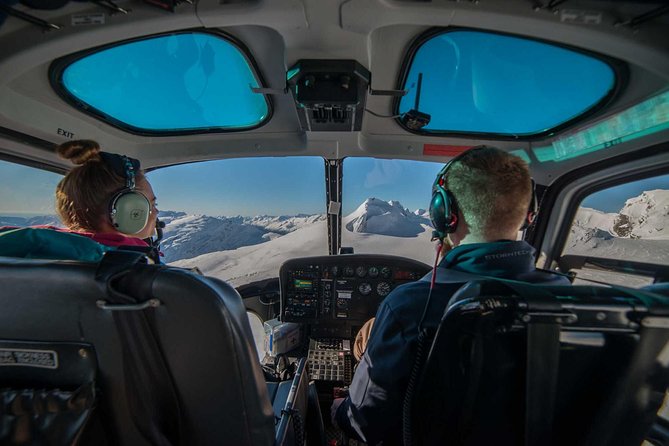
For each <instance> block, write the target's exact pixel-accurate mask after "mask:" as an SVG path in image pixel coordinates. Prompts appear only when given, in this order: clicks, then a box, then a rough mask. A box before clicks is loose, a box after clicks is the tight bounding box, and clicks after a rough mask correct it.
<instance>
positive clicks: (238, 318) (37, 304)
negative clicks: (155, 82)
mask: <svg viewBox="0 0 669 446" xmlns="http://www.w3.org/2000/svg"><path fill="white" fill-rule="evenodd" d="M119 269H120V270H122V269H123V267H119ZM127 269H128V272H127V274H125V273H124V274H121V276H122V277H121V279H120V280H117V281H116V283H115V284H114V287H115V288H116V289H118V290H120V292H123V293H125V294H128V295H130V296H133V293H135V294H137V291H138V290H141V291H140V294H142V295H140V296H135V297H136V298H137V300H138V301H140V302H144V301H147V300H149V299H151V298H155V299H157V300H158V301H159V302H160V304H159V305H158V306H157V307H150V308H147V309H145V310H142V311H140V312H138V314H141V313H143V315H144V317H145V318H146V320H147V321H148V323H149V324H150V325H151V326H152V330H153V332H154V333H155V338H156V340H157V343H158V345H159V349H160V350H161V355H162V357H163V358H164V361H165V363H166V364H167V373H168V375H169V376H170V377H171V380H172V382H173V386H174V389H175V391H176V395H177V399H178V412H177V413H178V414H179V417H178V424H179V426H178V428H177V427H175V431H177V432H180V434H179V435H180V438H179V439H177V441H174V442H172V443H173V444H175V443H180V444H189V445H197V444H235V445H270V444H272V443H273V441H274V417H273V411H272V406H271V404H270V402H269V399H268V396H267V389H266V386H265V382H264V379H263V375H262V372H261V370H260V366H259V364H258V361H257V353H256V351H255V347H254V345H253V342H252V339H253V337H252V335H251V330H250V327H249V325H248V319H247V316H246V312H245V310H244V307H243V304H242V302H241V299H240V298H239V295H238V294H237V293H236V291H235V290H234V289H233V288H231V287H230V286H229V285H227V284H225V283H224V282H222V281H219V280H216V279H211V278H205V277H201V276H198V275H195V274H192V273H190V272H187V271H184V270H179V269H174V268H167V267H164V266H158V265H134V266H132V267H128V268H127ZM147 278H148V279H149V280H150V282H148V283H147ZM0 283H1V284H2V286H1V287H0V308H2V311H0V340H11V341H28V342H46V343H51V342H76V343H85V344H87V345H90V346H91V349H92V351H94V354H95V359H96V360H97V365H98V370H97V377H96V380H95V382H96V385H97V389H98V390H99V392H98V408H97V411H98V415H99V416H100V419H101V420H102V421H103V423H104V424H105V429H104V430H105V432H106V434H108V435H110V436H111V438H110V442H111V443H112V444H121V445H142V444H149V442H148V441H147V439H146V436H145V435H143V434H142V432H141V430H140V428H138V423H140V420H138V419H137V415H136V413H133V410H134V409H133V398H134V399H135V400H134V401H135V404H136V402H137V401H140V402H144V401H147V398H144V396H143V395H135V394H132V390H131V389H132V386H129V385H128V382H127V370H126V369H127V367H128V358H127V356H128V354H127V351H126V352H124V349H125V347H124V345H123V343H122V342H121V337H120V335H119V331H118V328H117V323H116V321H115V316H114V315H115V313H116V314H118V312H117V311H112V310H109V309H106V310H105V309H102V308H100V306H99V305H100V304H99V301H105V300H108V298H109V293H108V289H107V283H106V278H105V277H103V276H101V275H100V271H99V270H98V265H96V264H87V263H77V262H68V261H38V260H17V259H7V258H0ZM138 284H141V285H138ZM61 366H63V367H65V366H67V363H66V361H65V358H63V361H62V362H61ZM150 367H151V364H149V368H150ZM2 369H3V367H0V387H5V386H9V385H12V383H11V382H9V381H4V382H3V375H2ZM149 372H151V370H149ZM149 376H150V373H149ZM4 378H7V377H6V376H5V377H4ZM14 384H15V383H14ZM135 388H137V386H135ZM139 392H142V388H141V386H139ZM149 403H150V401H149Z"/></svg>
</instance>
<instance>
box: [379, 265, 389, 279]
mask: <svg viewBox="0 0 669 446" xmlns="http://www.w3.org/2000/svg"><path fill="white" fill-rule="evenodd" d="M391 274H392V271H390V268H388V267H387V266H384V267H383V268H381V277H383V278H384V279H389V278H390V275H391Z"/></svg>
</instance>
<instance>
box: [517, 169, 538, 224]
mask: <svg viewBox="0 0 669 446" xmlns="http://www.w3.org/2000/svg"><path fill="white" fill-rule="evenodd" d="M538 213H539V200H538V199H537V184H536V183H535V182H534V179H532V195H531V197H530V205H529V206H528V207H527V215H526V216H525V221H524V222H523V226H522V227H521V228H520V229H521V230H523V231H524V230H525V229H527V228H529V227H530V226H531V225H532V223H534V220H536V218H537V214H538Z"/></svg>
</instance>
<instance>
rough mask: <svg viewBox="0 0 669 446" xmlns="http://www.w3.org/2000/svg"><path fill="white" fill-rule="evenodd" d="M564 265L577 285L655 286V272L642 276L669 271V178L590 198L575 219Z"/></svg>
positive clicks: (623, 186)
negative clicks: (581, 282) (655, 269)
mask: <svg viewBox="0 0 669 446" xmlns="http://www.w3.org/2000/svg"><path fill="white" fill-rule="evenodd" d="M570 256H571V258H570ZM584 258H587V259H584ZM574 259H576V261H574ZM562 261H563V264H567V265H571V268H570V269H571V270H572V271H573V272H575V273H576V277H577V279H578V278H586V279H595V280H602V281H605V282H607V283H612V284H617V285H625V286H643V285H647V284H649V283H652V281H653V277H651V275H652V272H651V274H650V275H649V274H648V273H647V272H646V273H643V272H642V270H643V269H646V270H649V269H650V270H652V265H665V266H666V265H669V175H662V176H656V177H652V178H646V179H643V180H639V181H634V182H629V183H625V184H621V185H618V186H615V187H610V188H608V189H604V190H600V191H598V192H595V193H593V194H591V195H589V196H588V197H586V198H585V199H584V200H583V201H582V202H581V204H580V206H579V208H578V211H577V212H576V216H575V217H574V221H573V223H572V226H571V229H570V231H569V237H568V239H567V242H566V243H565V246H564V249H563V252H562ZM623 262H626V264H625V263H623ZM635 264H636V267H635ZM641 264H646V265H651V266H650V268H642V267H640V265H641Z"/></svg>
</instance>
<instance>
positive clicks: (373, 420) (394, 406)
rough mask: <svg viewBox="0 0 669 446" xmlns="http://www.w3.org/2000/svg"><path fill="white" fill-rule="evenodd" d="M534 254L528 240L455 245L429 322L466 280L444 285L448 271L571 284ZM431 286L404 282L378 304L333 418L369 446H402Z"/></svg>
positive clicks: (436, 319)
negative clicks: (540, 266)
mask: <svg viewBox="0 0 669 446" xmlns="http://www.w3.org/2000/svg"><path fill="white" fill-rule="evenodd" d="M534 254H535V250H534V248H533V247H532V246H530V245H529V244H527V243H526V242H523V241H500V242H494V243H476V244H468V245H461V246H458V247H456V248H454V249H453V250H451V251H450V252H449V253H448V254H447V255H446V257H445V258H444V259H443V260H442V262H441V263H440V264H439V267H440V268H439V269H438V274H437V283H436V284H435V288H434V290H433V292H432V298H431V299H430V308H429V309H428V313H427V315H426V318H425V322H424V326H426V327H436V326H437V324H438V323H439V320H440V319H441V316H442V315H443V313H444V310H445V309H446V305H447V304H448V301H449V299H450V298H451V296H452V295H453V294H454V293H455V292H456V291H457V289H458V288H460V286H461V285H462V283H463V282H458V283H439V279H440V275H442V276H446V275H448V271H449V270H455V271H461V272H465V273H470V274H477V275H484V276H493V277H499V278H506V279H513V280H521V281H525V282H530V283H541V284H546V285H569V281H568V280H567V279H566V278H565V277H562V276H558V275H555V274H550V273H547V272H541V271H537V270H536V268H535V266H534V262H535V257H534ZM443 278H444V277H442V279H443ZM445 278H446V279H448V278H447V277H445ZM429 289H430V283H429V281H419V282H413V283H409V284H406V285H402V286H400V287H397V288H396V289H395V290H393V291H392V292H391V293H390V294H389V295H388V297H387V298H386V299H385V300H384V301H383V302H382V303H381V305H380V306H379V309H378V311H377V313H376V320H375V322H374V326H373V328H372V332H371V334H370V338H369V343H368V345H367V350H366V351H365V354H364V356H363V358H362V360H361V362H360V364H359V365H358V369H357V370H356V372H355V376H354V377H353V381H352V383H351V386H350V392H349V397H348V398H346V399H345V400H344V401H343V402H342V403H341V405H340V406H339V408H338V409H337V410H336V413H335V416H334V418H335V421H336V423H337V425H338V426H339V427H340V428H341V429H342V430H343V431H344V432H346V433H347V434H348V435H349V436H350V437H352V438H356V439H358V440H362V441H365V442H366V443H368V444H370V445H373V444H376V443H378V442H379V441H383V444H384V445H395V444H402V403H403V400H404V393H405V391H406V386H407V382H408V379H409V374H410V372H411V368H412V367H413V363H414V358H415V351H416V341H417V338H418V323H419V322H420V318H421V316H422V314H423V310H424V307H425V303H426V301H427V296H428V292H429Z"/></svg>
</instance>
